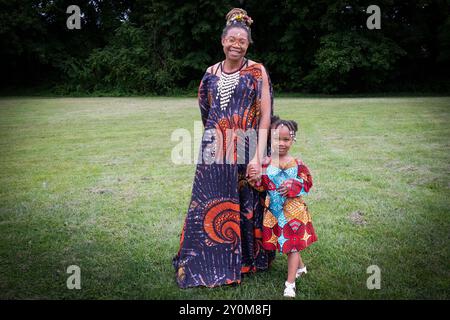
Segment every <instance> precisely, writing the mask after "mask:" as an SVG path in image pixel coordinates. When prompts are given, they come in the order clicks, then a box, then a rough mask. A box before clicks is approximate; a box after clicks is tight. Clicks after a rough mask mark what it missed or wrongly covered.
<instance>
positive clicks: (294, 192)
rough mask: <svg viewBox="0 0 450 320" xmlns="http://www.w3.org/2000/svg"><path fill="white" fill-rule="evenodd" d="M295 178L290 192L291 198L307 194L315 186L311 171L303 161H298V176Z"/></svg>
mask: <svg viewBox="0 0 450 320" xmlns="http://www.w3.org/2000/svg"><path fill="white" fill-rule="evenodd" d="M293 180H294V181H292V186H291V189H290V190H289V192H288V197H289V198H295V197H300V196H303V195H306V194H308V192H309V190H310V189H311V188H312V186H313V180H312V176H311V173H310V172H309V169H308V167H307V166H306V165H305V164H304V163H303V162H301V161H298V165H297V177H296V178H294V179H293Z"/></svg>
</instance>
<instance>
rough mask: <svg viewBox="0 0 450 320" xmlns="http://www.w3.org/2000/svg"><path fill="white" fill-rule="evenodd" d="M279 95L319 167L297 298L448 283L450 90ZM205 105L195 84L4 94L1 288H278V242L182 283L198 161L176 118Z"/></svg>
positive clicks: (168, 292) (380, 293)
mask: <svg viewBox="0 0 450 320" xmlns="http://www.w3.org/2000/svg"><path fill="white" fill-rule="evenodd" d="M275 101H276V106H275V113H276V114H279V115H280V116H281V117H284V118H287V119H294V120H296V121H297V122H298V123H299V124H300V130H299V134H298V139H297V143H296V144H295V145H294V147H293V150H292V154H293V155H295V156H299V157H301V158H302V159H303V160H304V161H305V163H307V164H308V166H309V168H310V170H311V172H312V175H313V177H314V181H315V186H314V187H313V189H312V190H311V193H310V194H309V195H308V196H307V198H306V200H307V203H308V204H309V207H310V211H311V214H312V217H313V223H314V226H315V229H316V232H317V234H318V237H319V241H318V242H317V243H315V244H314V245H312V246H311V247H310V248H308V249H307V250H305V252H304V254H303V259H304V261H305V262H306V264H307V266H308V274H307V275H306V276H304V277H302V279H301V280H300V281H298V282H297V290H298V294H297V299H422V298H425V299H428V298H435V299H449V298H450V264H449V263H450V236H449V231H450V216H449V214H450V144H449V142H450V98H446V97H423V98H416V97H405V98H403V97H395V98H361V97H358V98H275ZM199 120H200V114H199V109H198V106H197V102H196V100H195V99H193V98H1V99H0V164H1V173H0V185H1V188H0V298H3V299H23V298H26V299H80V298H81V299H109V298H111V299H281V298H282V291H283V288H284V280H285V275H286V268H287V266H286V257H285V256H281V255H278V256H277V259H276V261H275V262H274V264H273V266H272V268H271V269H270V270H269V271H266V272H262V273H257V274H255V275H251V276H248V277H245V278H244V280H243V282H242V284H241V285H239V286H235V287H232V286H228V287H220V288H214V289H208V288H195V289H188V290H180V289H179V288H178V287H177V286H176V284H175V280H174V270H173V267H172V265H171V259H172V256H173V255H174V254H175V253H176V251H177V250H178V244H179V234H180V232H181V228H182V224H183V221H184V217H185V215H186V213H187V207H188V205H189V200H190V195H191V190H192V182H193V177H194V170H195V166H194V164H193V163H192V164H184V165H175V164H173V163H172V162H171V160H170V159H171V152H172V149H173V148H174V146H175V145H177V143H178V142H176V141H171V134H172V132H173V131H174V130H175V129H177V128H185V129H187V130H189V131H190V132H192V133H193V132H194V121H199ZM70 265H77V266H79V267H80V268H81V290H69V289H68V288H67V286H66V281H67V278H68V277H69V276H70V275H69V274H67V272H66V270H67V268H68V266H70ZM370 265H377V266H378V267H379V268H380V270H381V288H380V289H378V290H377V289H375V290H369V289H368V288H367V286H366V280H367V278H368V277H369V276H370V274H368V273H367V268H368V267H369V266H370Z"/></svg>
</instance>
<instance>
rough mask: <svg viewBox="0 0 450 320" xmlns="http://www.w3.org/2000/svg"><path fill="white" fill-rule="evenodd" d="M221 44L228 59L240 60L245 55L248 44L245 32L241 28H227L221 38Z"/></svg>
mask: <svg viewBox="0 0 450 320" xmlns="http://www.w3.org/2000/svg"><path fill="white" fill-rule="evenodd" d="M222 46H223V52H224V53H225V57H226V58H227V59H228V60H235V61H239V60H241V59H242V58H243V57H245V54H246V53H247V49H248V46H249V42H248V36H247V32H246V31H245V30H244V29H242V28H231V29H229V30H228V32H227V34H226V36H225V37H224V38H222Z"/></svg>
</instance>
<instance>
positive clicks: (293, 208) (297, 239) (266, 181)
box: [255, 159, 317, 254]
mask: <svg viewBox="0 0 450 320" xmlns="http://www.w3.org/2000/svg"><path fill="white" fill-rule="evenodd" d="M263 170H264V171H263V175H262V177H261V181H260V183H258V184H257V185H256V186H255V188H257V189H259V190H266V191H267V192H268V195H267V197H266V203H265V210H264V218H263V247H264V249H266V250H278V251H279V252H280V253H286V254H287V253H290V252H295V251H301V250H303V249H305V248H306V247H308V246H309V245H310V244H312V243H313V242H315V241H317V235H316V233H315V231H314V228H313V225H312V220H311V215H310V213H309V210H308V206H307V205H306V203H305V201H304V200H303V196H304V195H306V194H308V192H309V190H310V189H311V187H312V185H313V180H312V176H311V174H310V172H309V169H308V167H307V166H306V165H305V164H304V163H303V162H302V161H301V160H299V159H293V160H292V161H290V162H288V163H286V164H285V165H284V166H280V167H276V166H274V165H272V164H271V159H269V161H268V163H267V164H265V165H263ZM288 179H292V180H293V184H292V187H291V188H290V190H289V192H288V195H287V197H284V196H282V195H281V194H280V193H279V192H278V188H279V187H280V186H281V184H282V183H283V182H285V181H286V180H288Z"/></svg>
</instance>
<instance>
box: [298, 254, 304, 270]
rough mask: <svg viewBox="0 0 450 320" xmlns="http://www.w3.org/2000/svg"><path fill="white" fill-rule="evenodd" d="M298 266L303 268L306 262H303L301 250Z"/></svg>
mask: <svg viewBox="0 0 450 320" xmlns="http://www.w3.org/2000/svg"><path fill="white" fill-rule="evenodd" d="M298 258H299V259H298V267H299V268H300V269H302V268H303V267H304V266H305V264H304V263H303V259H302V255H301V254H300V252H299V253H298Z"/></svg>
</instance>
